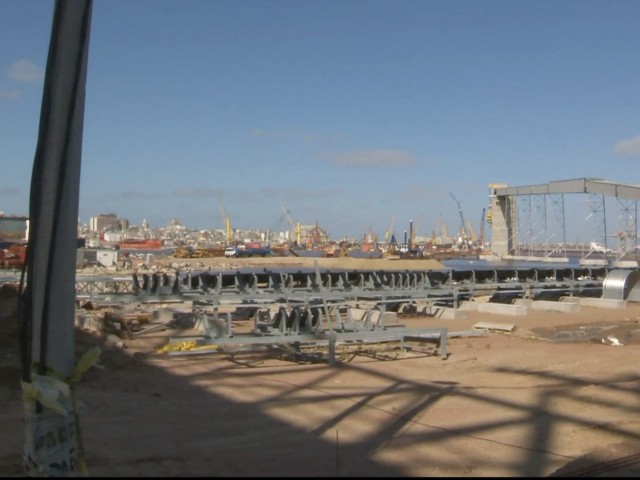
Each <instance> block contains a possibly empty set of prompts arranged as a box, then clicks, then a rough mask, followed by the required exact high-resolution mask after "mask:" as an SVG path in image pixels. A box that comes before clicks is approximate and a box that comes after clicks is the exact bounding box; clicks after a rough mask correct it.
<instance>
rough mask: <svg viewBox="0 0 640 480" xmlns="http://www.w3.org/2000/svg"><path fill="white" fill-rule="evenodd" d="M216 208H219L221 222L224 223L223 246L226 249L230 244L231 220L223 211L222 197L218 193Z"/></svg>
mask: <svg viewBox="0 0 640 480" xmlns="http://www.w3.org/2000/svg"><path fill="white" fill-rule="evenodd" d="M218 206H219V207H220V216H221V217H222V222H223V223H224V230H225V236H224V245H225V247H226V246H228V245H230V244H231V220H230V219H229V217H228V216H227V214H226V213H225V211H224V204H223V203H222V195H221V194H220V192H218Z"/></svg>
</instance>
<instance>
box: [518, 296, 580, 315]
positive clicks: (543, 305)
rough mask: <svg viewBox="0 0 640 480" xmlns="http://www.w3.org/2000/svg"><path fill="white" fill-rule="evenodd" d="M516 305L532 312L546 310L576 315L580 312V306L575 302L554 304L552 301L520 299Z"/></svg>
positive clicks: (573, 300)
mask: <svg viewBox="0 0 640 480" xmlns="http://www.w3.org/2000/svg"><path fill="white" fill-rule="evenodd" d="M515 304H516V305H524V306H526V307H527V308H530V309H531V310H544V311H547V312H565V313H575V312H579V311H580V304H579V303H578V302H577V301H576V300H575V298H573V299H572V301H567V300H565V301H561V302H554V301H551V300H531V299H530V298H518V299H517V300H516V301H515Z"/></svg>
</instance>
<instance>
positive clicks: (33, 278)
mask: <svg viewBox="0 0 640 480" xmlns="http://www.w3.org/2000/svg"><path fill="white" fill-rule="evenodd" d="M91 10H92V0H56V2H55V8H54V14H53V22H52V29H51V39H50V43H49V53H48V58H47V67H46V74H45V82H44V90H43V95H42V106H41V112H40V125H39V132H38V143H37V147H36V153H35V158H34V164H33V172H32V176H31V192H30V198H29V222H30V223H29V240H28V247H27V258H26V272H27V275H26V284H25V285H26V288H25V290H24V293H23V297H22V307H23V308H22V312H21V349H22V360H23V365H22V372H23V375H22V377H23V381H24V383H23V385H24V404H25V415H26V429H27V431H26V445H25V468H26V471H27V472H26V473H27V475H34V476H42V475H44V476H62V475H69V473H70V472H74V471H75V469H76V466H77V460H78V458H77V444H76V435H75V433H76V431H75V429H76V424H75V419H74V413H75V412H74V408H73V406H72V403H73V402H72V399H71V398H69V395H68V394H67V395H66V396H65V391H66V390H65V386H67V385H65V383H64V380H60V378H62V379H68V378H69V377H71V375H72V374H73V370H74V317H75V269H76V248H77V247H76V243H77V228H78V224H77V222H78V209H79V208H78V202H79V190H80V161H81V150H82V131H83V119H84V100H85V83H86V75H87V57H88V49H89V30H90V19H91ZM45 387H49V389H53V390H54V391H55V390H56V389H57V390H59V391H60V392H61V394H60V395H58V396H56V397H55V399H56V400H58V402H56V403H55V404H51V403H50V402H46V401H44V400H43V397H42V393H43V392H45V391H46V388H45ZM65 398H66V401H65ZM52 432H53V433H55V434H56V436H54V437H52V438H58V439H59V441H58V442H54V443H56V445H55V448H50V447H51V442H42V441H41V440H42V439H43V438H49V436H50V435H51V434H52ZM60 432H65V435H62V436H61V433H60ZM63 440H64V441H63Z"/></svg>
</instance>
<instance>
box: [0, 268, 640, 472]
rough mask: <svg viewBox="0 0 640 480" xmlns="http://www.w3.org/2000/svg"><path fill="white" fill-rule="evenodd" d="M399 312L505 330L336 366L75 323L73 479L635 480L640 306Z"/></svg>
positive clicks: (369, 354)
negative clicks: (119, 336) (197, 351)
mask: <svg viewBox="0 0 640 480" xmlns="http://www.w3.org/2000/svg"><path fill="white" fill-rule="evenodd" d="M216 260H218V259H216ZM224 260H225V259H220V260H219V262H223V261H224ZM180 261H182V260H180ZM258 263H259V262H258ZM227 266H229V267H230V268H235V266H234V265H228V264H227ZM426 268H432V267H426ZM14 300H15V299H14V298H13V297H12V296H11V295H10V294H9V293H7V291H6V290H5V291H4V293H2V295H1V296H0V302H1V303H0V404H1V405H2V407H3V408H2V409H1V410H0V422H1V424H2V429H0V474H1V475H3V476H22V474H23V470H22V460H21V452H22V448H23V445H24V422H23V414H22V394H21V391H20V389H19V376H20V369H19V361H18V350H17V327H16V323H15V301H14ZM400 320H401V322H402V323H403V324H405V325H407V326H411V327H417V328H421V327H446V328H448V330H449V332H462V331H469V330H471V329H473V326H474V325H475V324H476V323H477V322H492V323H499V324H514V325H515V328H514V329H513V330H512V331H511V332H506V331H501V330H492V331H491V332H490V333H489V334H488V335H486V336H480V335H478V336H465V337H454V338H449V339H448V342H447V343H448V346H447V350H448V355H447V357H446V358H443V357H441V356H439V355H436V354H434V352H433V351H432V350H431V349H430V348H429V347H428V346H420V345H414V346H412V347H411V348H410V349H409V350H407V351H402V350H401V349H400V348H399V345H397V344H386V345H377V346H376V345H371V346H370V347H367V348H361V349H360V350H359V351H358V350H353V348H351V349H347V348H346V347H339V348H338V358H339V359H340V361H339V363H338V365H336V366H329V365H328V364H327V363H326V362H322V361H319V362H313V361H308V362H302V361H300V362H294V361H293V360H291V359H287V358H282V357H281V356H277V355H273V354H271V353H268V352H258V353H248V352H247V353H236V354H233V355H231V354H227V353H212V354H204V355H193V356H186V355H185V356H170V355H167V354H162V353H158V349H159V348H160V347H162V346H163V345H166V343H167V341H168V337H169V336H170V335H175V334H176V332H175V331H171V330H165V331H160V332H157V333H154V334H149V335H144V336H141V337H138V338H136V339H130V340H124V342H123V344H120V345H118V344H116V343H114V342H113V341H109V339H108V338H107V337H106V336H105V335H104V334H98V333H95V332H89V331H85V330H81V329H77V331H76V345H77V354H78V355H79V354H81V353H82V352H83V351H86V350H87V349H88V348H89V347H90V346H92V345H100V346H101V348H102V355H101V360H100V364H101V365H102V367H103V368H101V369H98V368H93V369H91V370H89V371H88V372H87V374H86V375H85V377H84V378H83V380H82V382H81V383H80V386H79V391H78V396H79V399H80V400H81V401H82V402H83V403H84V405H85V406H86V408H87V410H86V413H84V414H83V415H82V417H81V428H82V440H83V445H84V448H85V451H86V459H87V463H88V468H89V474H90V475H91V476H265V477H269V476H274V477H275V476H278V477H280V476H345V477H346V476H354V477H355V476H394V477H401V476H409V477H413V476H462V477H488V476H518V477H520V476H534V477H544V476H634V477H635V476H638V474H640V417H639V415H638V414H639V413H640V401H639V399H640V398H639V397H640V372H639V370H638V368H639V367H638V360H639V359H640V304H636V303H630V304H628V306H627V308H624V309H610V308H597V307H587V306H581V308H580V311H579V312H573V313H558V312H552V311H538V310H529V313H528V314H527V315H524V316H505V315H495V314H487V313H479V312H474V311H470V312H467V318H460V319H443V318H434V317H427V316H422V317H419V316H414V317H407V318H401V319H400ZM613 338H615V339H616V340H617V342H616V341H614V340H612V339H613ZM614 343H621V344H622V345H614Z"/></svg>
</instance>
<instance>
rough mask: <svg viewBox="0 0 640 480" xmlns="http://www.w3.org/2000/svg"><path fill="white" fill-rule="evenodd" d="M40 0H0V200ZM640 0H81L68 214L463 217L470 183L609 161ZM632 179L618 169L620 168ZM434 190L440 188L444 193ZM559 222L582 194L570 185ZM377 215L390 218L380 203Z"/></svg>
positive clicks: (135, 219) (43, 51) (244, 221)
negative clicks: (83, 29)
mask: <svg viewBox="0 0 640 480" xmlns="http://www.w3.org/2000/svg"><path fill="white" fill-rule="evenodd" d="M52 13H53V1H41V0H23V1H22V0H21V1H16V0H7V1H5V2H2V3H0V53H1V55H0V59H2V60H0V113H1V115H0V138H2V148H1V149H0V155H1V157H0V158H2V165H3V171H4V175H3V176H2V178H0V210H3V211H4V212H5V213H6V214H15V215H26V214H27V213H28V198H29V186H30V176H31V168H32V163H33V157H34V154H35V147H36V142H37V135H38V124H39V114H40V102H41V95H42V87H43V83H42V82H43V78H44V68H45V66H46V55H47V52H48V45H49V36H50V33H51V32H50V29H51V20H52ZM638 14H640V4H638V3H635V2H625V1H619V0H612V1H610V2H606V3H603V2H599V1H594V0H581V1H575V0H567V1H564V2H551V1H545V0H543V1H540V2H511V1H504V0H490V1H487V2H475V1H470V0H453V1H447V2H440V1H431V2H425V1H413V0H407V1H404V2H400V3H398V2H393V3H392V2H390V1H380V0H370V1H366V2H364V1H358V0H344V1H331V0H329V1H327V2H296V1H289V0H273V1H253V0H248V1H245V2H233V1H220V2H210V1H207V0H205V1H200V0H193V1H190V2H188V3H185V2H178V1H176V0H153V1H147V0H140V1H137V2H130V1H121V0H109V1H101V0H96V1H94V4H93V16H92V26H91V38H90V48H89V66H88V77H87V85H86V92H87V93H86V108H85V128H84V140H83V157H82V176H81V185H80V205H79V207H80V218H81V219H83V220H84V221H88V218H89V217H90V216H91V215H95V214H96V212H109V211H116V212H120V214H121V215H122V216H124V217H126V218H129V219H130V221H131V222H132V223H137V224H139V223H141V222H142V219H143V218H144V219H146V220H147V221H148V222H149V223H150V224H152V225H166V224H167V223H168V222H170V220H171V219H172V218H175V217H177V218H180V219H181V220H182V221H183V222H184V223H185V224H188V225H191V226H193V228H195V229H205V228H207V229H219V228H224V219H223V218H222V215H221V212H220V199H221V200H222V202H223V204H224V210H226V212H227V215H228V216H229V217H230V220H231V224H232V226H234V228H264V229H273V228H276V227H277V226H278V225H280V226H281V227H284V228H286V223H287V221H286V220H285V219H283V212H282V209H281V205H285V206H286V208H287V209H288V210H289V212H290V214H291V216H292V217H293V219H294V220H295V221H296V222H300V223H302V224H314V223H316V222H318V223H319V224H320V225H322V226H323V227H324V228H326V229H327V231H328V232H329V233H330V235H331V237H332V238H335V237H338V238H339V237H342V236H348V237H354V238H359V237H360V236H361V234H362V231H363V229H364V230H367V231H368V230H369V229H371V230H373V231H374V232H376V234H377V235H378V236H379V237H380V236H383V235H384V234H385V232H386V231H387V230H388V229H389V226H390V225H391V223H392V222H393V221H395V226H396V227H395V229H396V233H398V232H402V231H404V230H405V229H408V226H409V222H410V221H411V220H413V222H414V223H416V224H417V223H419V224H420V230H421V232H420V234H422V235H428V234H430V233H431V232H432V231H433V230H434V229H436V228H437V227H438V225H442V224H443V223H446V224H447V225H448V229H449V231H455V230H457V229H458V228H459V226H460V220H459V211H458V207H459V206H460V208H461V209H462V211H463V213H464V217H465V219H466V220H467V221H469V222H471V223H472V224H473V226H474V228H475V229H478V228H479V223H480V218H481V213H482V210H483V208H487V207H488V204H489V187H488V185H489V184H492V183H506V184H509V185H530V184H540V183H547V182H549V181H554V180H562V179H571V178H583V177H595V178H602V179H606V180H609V181H613V182H627V180H628V178H629V173H630V172H634V171H637V168H638V162H639V159H640V108H638V107H640V92H639V91H638V89H637V85H638V83H639V81H640V65H638V64H637V62H633V61H630V59H633V58H635V54H636V53H635V45H637V44H638V41H639V40H640V38H639V37H640V34H639V33H638V31H637V28H636V24H635V19H636V18H637V17H638ZM631 183H634V180H631ZM452 194H453V196H455V198H456V199H458V200H459V202H460V204H459V205H458V204H456V202H455V201H454V199H452V198H451V197H452ZM572 212H573V215H572V216H571V217H572V218H570V219H569V221H568V226H569V234H568V236H569V240H574V239H577V238H579V237H581V236H582V237H584V235H586V233H584V232H582V231H581V227H582V225H581V224H582V222H583V220H584V218H585V217H586V216H587V215H588V211H586V210H585V209H584V208H583V207H582V206H580V205H577V204H576V206H575V207H573V210H572ZM394 219H395V220H394Z"/></svg>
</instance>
